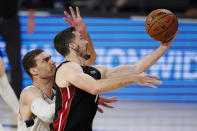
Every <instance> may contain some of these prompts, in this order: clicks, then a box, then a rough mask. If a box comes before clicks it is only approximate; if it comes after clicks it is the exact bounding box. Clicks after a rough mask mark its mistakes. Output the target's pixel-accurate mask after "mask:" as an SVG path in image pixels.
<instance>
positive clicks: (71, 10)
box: [69, 6, 76, 19]
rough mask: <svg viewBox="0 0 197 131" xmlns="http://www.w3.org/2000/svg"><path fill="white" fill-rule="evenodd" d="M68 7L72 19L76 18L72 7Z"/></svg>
mask: <svg viewBox="0 0 197 131" xmlns="http://www.w3.org/2000/svg"><path fill="white" fill-rule="evenodd" d="M69 9H70V12H71V14H72V17H73V19H76V15H75V12H74V10H73V8H72V7H71V6H70V7H69Z"/></svg>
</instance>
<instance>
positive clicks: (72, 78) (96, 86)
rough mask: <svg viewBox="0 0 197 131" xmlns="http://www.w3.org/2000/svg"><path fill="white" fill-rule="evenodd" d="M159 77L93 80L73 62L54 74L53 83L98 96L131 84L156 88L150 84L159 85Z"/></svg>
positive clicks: (144, 76)
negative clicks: (70, 86) (70, 85)
mask: <svg viewBox="0 0 197 131" xmlns="http://www.w3.org/2000/svg"><path fill="white" fill-rule="evenodd" d="M155 79H159V77H156V76H150V75H146V74H144V73H141V74H129V75H124V76H120V77H118V78H112V79H101V80H95V79H94V78H92V77H91V76H89V75H88V74H85V73H83V70H82V68H81V66H80V65H78V64H76V63H74V62H68V63H65V64H63V65H62V66H61V67H60V68H59V69H58V70H57V72H56V78H55V82H56V83H57V85H58V86H59V87H61V88H64V87H67V86H69V84H72V85H74V86H75V87H78V88H80V89H82V90H84V91H86V92H89V93H90V94H94V95H97V94H100V93H105V92H110V91H114V90H116V89H118V88H122V87H124V86H127V85H129V84H132V83H136V84H139V85H142V86H149V87H153V88H157V87H156V86H155V85H152V84H161V83H162V82H161V81H159V80H155Z"/></svg>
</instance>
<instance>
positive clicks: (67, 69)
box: [56, 63, 96, 92]
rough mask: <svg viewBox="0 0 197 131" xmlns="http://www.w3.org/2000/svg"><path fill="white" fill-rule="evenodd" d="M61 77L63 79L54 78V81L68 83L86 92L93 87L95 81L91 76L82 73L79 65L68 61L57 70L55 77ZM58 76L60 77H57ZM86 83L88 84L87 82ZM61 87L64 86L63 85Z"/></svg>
mask: <svg viewBox="0 0 197 131" xmlns="http://www.w3.org/2000/svg"><path fill="white" fill-rule="evenodd" d="M58 75H59V76H63V75H64V77H61V78H63V79H61V80H60V79H56V83H57V84H58V83H59V84H60V83H68V84H67V86H68V85H69V84H72V85H74V86H75V87H77V88H80V89H82V90H85V91H87V92H91V89H92V88H94V87H93V86H94V85H95V81H96V80H94V79H93V78H92V77H91V76H89V75H87V74H85V73H83V70H82V68H81V66H80V65H78V64H75V63H69V64H65V65H64V66H62V68H61V69H60V70H59V71H58V73H57V75H56V77H58ZM59 78H60V77H59ZM87 83H88V84H87ZM58 86H59V85H58ZM63 87H66V85H64V86H63Z"/></svg>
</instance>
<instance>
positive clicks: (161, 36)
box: [145, 9, 178, 42]
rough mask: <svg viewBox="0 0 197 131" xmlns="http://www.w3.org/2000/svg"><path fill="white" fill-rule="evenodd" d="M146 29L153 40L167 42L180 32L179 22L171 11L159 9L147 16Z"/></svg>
mask: <svg viewBox="0 0 197 131" xmlns="http://www.w3.org/2000/svg"><path fill="white" fill-rule="evenodd" d="M145 28H146V32H147V33H148V35H149V36H150V37H151V38H153V39H155V40H158V41H162V42H165V41H168V40H170V39H171V38H173V36H174V35H175V34H176V32H177V31H178V20H177V17H176V16H175V15H174V14H173V13H172V12H171V11H169V10H166V9H157V10H154V11H152V12H151V13H150V14H149V15H148V16H147V18H146V22H145Z"/></svg>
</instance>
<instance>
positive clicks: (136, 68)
mask: <svg viewBox="0 0 197 131" xmlns="http://www.w3.org/2000/svg"><path fill="white" fill-rule="evenodd" d="M173 40H174V39H172V40H171V41H169V42H167V43H163V42H161V43H160V46H159V47H158V48H157V49H156V50H155V51H153V52H152V53H150V54H148V55H147V56H145V57H143V58H142V59H141V60H139V61H138V62H136V63H135V64H134V65H121V66H118V67H115V68H106V67H104V66H96V67H99V68H102V69H104V70H105V73H104V74H105V75H104V76H105V77H104V78H117V77H120V76H122V75H128V74H131V73H132V74H139V73H142V72H146V71H147V70H148V69H149V68H150V67H151V66H152V65H153V64H155V63H156V62H157V61H158V60H159V58H160V57H161V56H163V55H164V53H165V52H166V51H167V50H168V48H169V47H170V45H171V43H172V42H173Z"/></svg>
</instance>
